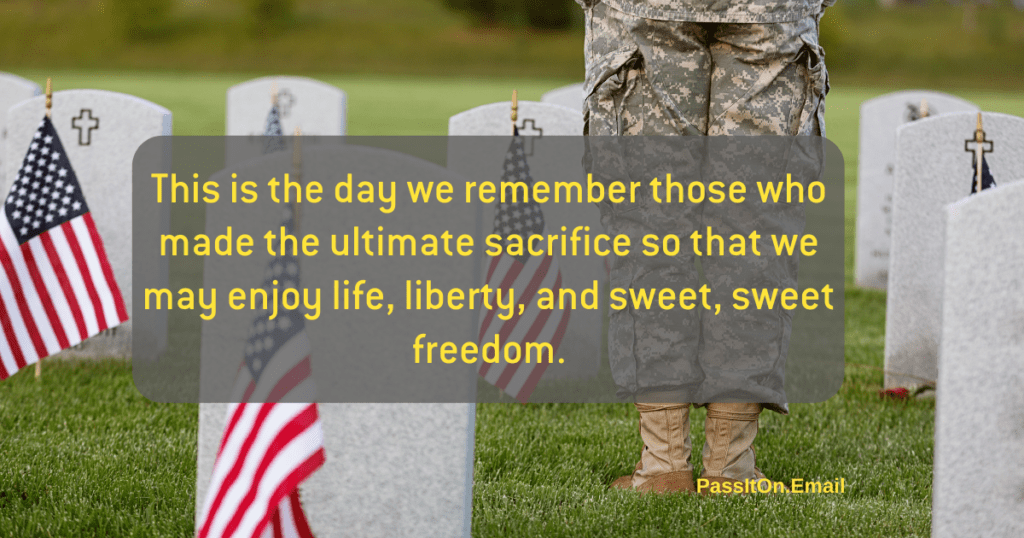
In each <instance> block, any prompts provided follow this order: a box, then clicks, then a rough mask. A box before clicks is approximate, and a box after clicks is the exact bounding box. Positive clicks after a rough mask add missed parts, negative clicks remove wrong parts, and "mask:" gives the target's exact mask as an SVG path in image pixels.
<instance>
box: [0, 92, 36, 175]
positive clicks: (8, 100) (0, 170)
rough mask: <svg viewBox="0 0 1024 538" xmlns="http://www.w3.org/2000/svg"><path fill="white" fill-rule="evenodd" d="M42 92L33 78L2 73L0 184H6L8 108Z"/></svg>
mask: <svg viewBox="0 0 1024 538" xmlns="http://www.w3.org/2000/svg"><path fill="white" fill-rule="evenodd" d="M40 93H42V92H41V91H40V90H39V86H38V85H37V84H36V83H35V82H32V81H31V80H27V79H23V78H21V77H19V76H17V75H12V74H10V73H0V185H3V184H4V168H5V167H4V159H5V158H6V156H5V153H6V151H5V150H4V148H5V147H6V146H7V110H8V109H9V108H11V107H12V106H14V105H16V104H18V103H20V102H22V101H24V100H26V99H31V98H32V97H35V96H37V95H39V94H40Z"/></svg>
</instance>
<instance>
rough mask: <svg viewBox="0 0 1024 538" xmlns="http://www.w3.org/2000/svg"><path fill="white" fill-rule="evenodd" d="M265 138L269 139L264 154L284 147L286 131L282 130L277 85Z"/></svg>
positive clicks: (268, 115) (272, 93)
mask: <svg viewBox="0 0 1024 538" xmlns="http://www.w3.org/2000/svg"><path fill="white" fill-rule="evenodd" d="M263 136H265V137H267V138H266V140H265V141H264V143H263V154H264V155H266V154H267V153H273V152H275V151H281V150H283V149H284V148H285V145H284V138H283V136H284V130H283V129H282V128H281V110H280V108H279V106H278V99H277V84H274V89H273V90H271V95H270V112H269V113H268V114H267V122H266V125H265V126H264V128H263Z"/></svg>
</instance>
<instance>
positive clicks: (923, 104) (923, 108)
mask: <svg viewBox="0 0 1024 538" xmlns="http://www.w3.org/2000/svg"><path fill="white" fill-rule="evenodd" d="M928 116H929V112H928V100H927V99H921V117H922V118H927V117H928Z"/></svg>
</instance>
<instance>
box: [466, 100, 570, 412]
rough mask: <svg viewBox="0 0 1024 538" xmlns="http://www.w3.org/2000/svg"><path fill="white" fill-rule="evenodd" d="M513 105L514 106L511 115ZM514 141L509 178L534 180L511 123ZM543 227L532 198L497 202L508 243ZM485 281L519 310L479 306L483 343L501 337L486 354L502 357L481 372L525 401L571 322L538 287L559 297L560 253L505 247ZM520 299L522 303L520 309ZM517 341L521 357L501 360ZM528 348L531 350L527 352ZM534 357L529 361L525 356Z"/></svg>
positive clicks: (497, 227)
mask: <svg viewBox="0 0 1024 538" xmlns="http://www.w3.org/2000/svg"><path fill="white" fill-rule="evenodd" d="M514 114H515V109H513V117H514ZM512 133H513V137H512V143H511V145H510V146H509V148H508V152H507V153H506V155H505V163H504V174H503V176H502V178H501V181H502V182H503V183H505V182H524V183H526V184H527V185H529V184H530V183H532V182H533V179H532V178H531V177H530V168H529V166H528V164H527V162H526V155H525V151H524V149H523V140H522V138H520V136H519V130H518V129H517V128H516V127H515V126H514V125H513V130H512ZM544 232H545V224H544V213H543V212H542V211H541V207H540V205H539V204H538V203H537V202H535V201H533V200H530V201H529V202H499V203H497V204H496V206H495V215H494V233H495V234H498V235H501V236H502V238H503V239H504V243H505V246H506V247H507V246H508V238H509V236H510V235H513V234H515V235H519V236H520V237H522V238H526V237H528V236H530V235H532V234H538V235H543V234H544ZM485 281H486V283H487V285H488V286H490V287H491V288H492V289H494V290H496V293H500V294H502V296H503V297H505V298H506V299H505V300H508V299H507V298H508V297H509V295H510V294H512V293H514V297H515V299H516V306H515V307H514V308H515V312H514V313H513V315H512V317H511V318H510V319H508V320H502V319H501V318H500V317H499V316H498V315H497V312H496V308H495V309H490V310H488V309H486V308H483V309H481V311H480V325H479V336H478V339H479V341H480V343H481V345H483V344H487V343H492V342H494V339H495V336H497V338H498V341H499V349H498V350H495V352H494V353H491V354H489V355H488V357H487V358H489V359H490V360H492V361H493V360H494V359H496V358H497V359H499V362H493V363H490V362H486V360H485V361H483V362H481V363H480V367H479V374H480V375H481V376H483V378H484V379H485V380H487V382H488V383H490V384H492V385H495V386H496V387H498V388H499V389H501V390H503V391H504V392H506V393H508V394H510V395H512V396H513V397H515V398H516V400H518V401H520V402H522V403H526V402H527V401H529V399H530V395H531V394H532V393H533V391H534V389H535V388H536V387H537V383H538V382H539V381H540V378H541V376H542V375H544V371H545V370H546V369H547V367H548V364H549V361H553V360H557V359H555V357H557V352H558V348H559V345H560V344H561V342H562V336H563V335H564V334H565V328H566V326H567V325H568V324H569V316H570V313H571V310H569V309H565V310H563V309H558V308H551V309H543V308H541V307H540V305H539V301H538V298H539V297H538V293H537V291H538V290H539V289H549V290H552V291H553V296H554V297H558V295H559V290H560V289H561V287H562V272H561V270H560V269H559V267H558V256H555V255H540V256H533V255H530V254H529V252H528V251H524V253H523V254H522V255H518V256H516V255H511V254H509V253H508V252H505V251H504V250H503V252H502V254H501V255H499V256H495V257H493V258H491V262H490V264H489V265H488V268H487V274H486V275H485ZM519 305H523V307H524V310H523V312H522V314H520V313H519V308H520V306H519ZM513 342H514V343H516V344H518V347H519V350H520V351H519V353H520V357H519V360H518V362H515V363H510V362H501V359H502V354H503V353H504V352H505V349H506V344H510V343H513ZM528 352H530V353H532V355H528ZM528 358H529V360H530V361H531V362H527V360H528Z"/></svg>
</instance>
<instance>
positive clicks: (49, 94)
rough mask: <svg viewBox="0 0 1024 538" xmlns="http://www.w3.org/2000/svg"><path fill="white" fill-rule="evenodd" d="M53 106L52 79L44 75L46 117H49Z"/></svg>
mask: <svg viewBox="0 0 1024 538" xmlns="http://www.w3.org/2000/svg"><path fill="white" fill-rule="evenodd" d="M52 108H53V79H51V78H50V77H46V117H47V118H49V117H51V114H50V112H51V109H52Z"/></svg>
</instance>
